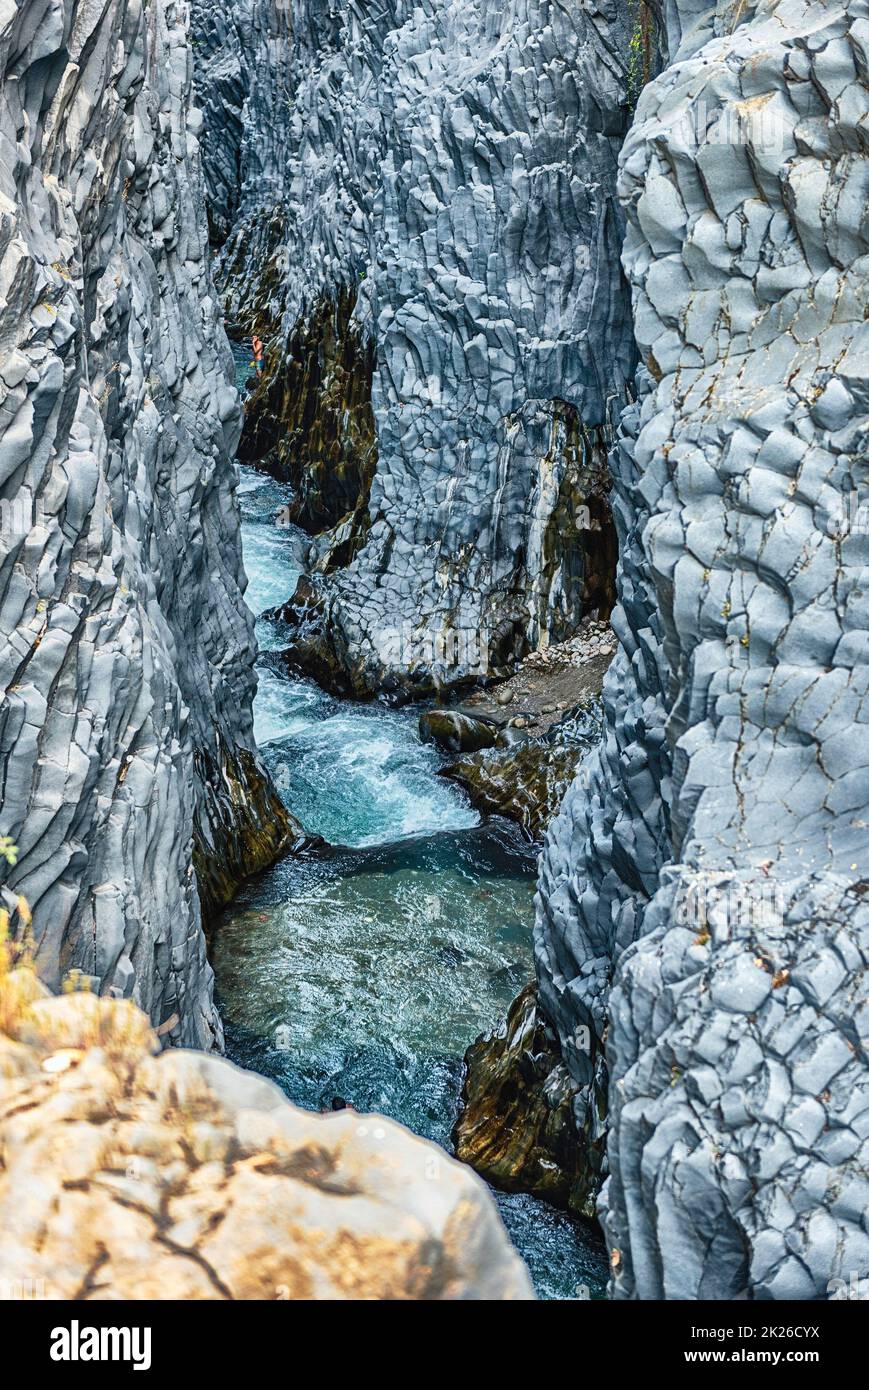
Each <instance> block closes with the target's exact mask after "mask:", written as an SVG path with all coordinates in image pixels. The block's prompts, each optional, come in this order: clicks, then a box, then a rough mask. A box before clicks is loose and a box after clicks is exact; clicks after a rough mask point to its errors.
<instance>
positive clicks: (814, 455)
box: [536, 0, 869, 1298]
mask: <svg viewBox="0 0 869 1390" xmlns="http://www.w3.org/2000/svg"><path fill="white" fill-rule="evenodd" d="M667 17H668V21H669V26H670V27H669V52H670V60H671V61H670V65H669V67H668V68H667V70H666V71H665V72H664V73H663V74H662V75H661V76H660V77H659V78H657V79H656V80H655V81H654V82H652V83H651V84H650V85H649V86H648V87H647V88H646V90H645V91H644V93H643V95H642V97H641V99H640V103H639V107H638V110H637V116H636V121H635V124H634V127H633V129H632V131H631V132H630V134H629V136H628V139H627V142H626V144H625V148H624V151H623V155H622V176H621V192H622V196H623V199H624V202H625V205H626V208H627V214H628V231H627V240H626V247H625V256H624V263H625V266H626V268H627V271H628V274H629V278H630V280H631V285H632V291H633V297H634V307H635V322H636V333H637V340H638V346H639V350H640V354H641V357H642V359H643V361H644V363H645V368H646V372H645V374H644V376H643V396H642V401H641V404H640V405H639V406H638V407H637V408H635V409H633V410H632V411H630V412H629V413H628V416H627V419H626V421H625V429H626V433H625V438H624V440H623V442H622V444H621V445H620V447H619V448H618V450H617V452H616V456H615V461H614V466H613V471H614V474H615V476H616V491H617V495H618V505H617V515H618V519H619V529H620V541H621V546H622V561H621V567H620V579H619V588H620V607H619V608H618V609H617V610H616V614H615V617H614V620H613V622H614V627H615V629H616V631H617V633H618V635H619V638H620V641H621V648H622V649H621V652H620V654H619V655H618V656H617V658H616V661H615V663H614V666H613V668H612V670H611V672H610V675H609V676H608V678H607V683H606V686H605V703H606V712H607V726H608V727H607V737H606V740H605V743H604V745H603V747H602V750H601V752H600V754H599V755H598V756H597V757H595V758H594V759H592V760H591V765H590V768H589V775H590V777H591V779H592V787H593V791H592V795H591V797H590V798H589V796H588V794H587V792H586V791H584V790H583V789H581V788H579V787H578V788H576V790H575V791H574V792H572V793H571V794H570V795H569V796H568V799H567V801H566V803H565V806H564V809H563V811H562V814H561V816H560V818H559V819H558V820H557V821H556V823H555V825H554V827H553V830H552V833H551V835H550V839H549V843H548V846H547V849H546V852H545V855H544V860H543V865H542V870H541V891H540V905H539V911H538V921H537V931H536V943H537V960H538V972H539V980H540V989H541V997H542V1000H543V1003H544V1005H545V1008H546V1010H547V1013H548V1014H549V1016H550V1017H551V1018H552V1019H553V1020H554V1021H555V1023H556V1025H557V1028H558V1033H559V1036H560V1040H561V1045H562V1051H563V1055H564V1058H565V1061H566V1062H567V1065H568V1067H569V1069H570V1072H571V1074H572V1076H573V1078H574V1080H575V1081H576V1083H577V1084H578V1086H579V1093H578V1096H577V1101H576V1113H577V1119H578V1123H579V1125H580V1127H581V1131H582V1132H583V1133H584V1134H585V1136H586V1138H587V1141H588V1150H587V1152H588V1158H587V1169H588V1180H589V1182H590V1183H591V1182H593V1181H594V1170H595V1169H597V1170H598V1171H600V1170H601V1168H602V1153H603V1135H602V1132H601V1131H602V1127H601V1124H600V1120H599V1118H598V1117H599V1114H600V1109H599V1106H598V1101H599V1099H600V1097H601V1096H602V1095H604V1094H605V1092H606V1086H607V1066H608V1068H609V1072H610V1085H609V1098H610V1108H611V1125H612V1133H611V1137H610V1142H609V1150H608V1153H609V1167H610V1170H611V1176H610V1179H609V1182H608V1183H607V1185H606V1188H605V1192H604V1199H603V1203H602V1214H603V1219H604V1225H605V1230H606V1234H607V1239H608V1243H609V1245H610V1248H611V1250H612V1251H613V1252H616V1253H614V1256H613V1266H614V1272H613V1291H614V1293H615V1295H616V1296H617V1297H641V1298H661V1297H668V1298H732V1297H734V1296H736V1295H737V1294H738V1293H741V1292H744V1291H746V1290H748V1291H750V1293H751V1295H752V1296H755V1297H774V1298H817V1297H824V1296H826V1295H827V1293H828V1291H829V1290H830V1288H831V1285H830V1281H832V1280H836V1279H838V1278H840V1277H844V1278H847V1271H849V1270H858V1271H860V1272H861V1273H862V1274H865V1273H866V1271H867V1270H869V1240H867V1236H866V1232H865V1227H864V1225H863V1223H862V1216H861V1213H862V1212H863V1211H865V1208H866V1204H867V1200H869V1185H867V1183H866V1180H865V1154H866V1144H867V1139H869V1081H867V1071H866V1065H865V1055H866V1043H867V1031H869V1028H867V1016H866V995H865V970H866V963H867V951H869V906H867V899H866V894H867V892H869V889H867V882H869V859H867V844H869V840H867V829H869V805H867V803H869V777H867V768H866V761H867V747H869V744H867V741H866V740H865V739H862V740H861V737H860V727H861V726H862V724H863V723H864V722H865V720H866V717H867V716H866V708H867V702H866V694H867V688H869V647H867V636H866V631H867V617H869V612H867V607H866V598H865V575H866V565H867V560H869V542H867V528H866V527H865V525H863V524H861V518H860V510H859V508H860V502H861V500H865V499H864V498H863V489H864V488H865V481H866V480H865V439H866V430H867V411H869V330H867V323H866V319H865V305H866V298H867V283H869V245H867V238H866V228H865V202H866V190H867V186H869V182H867V181H869V163H867V156H866V144H865V139H864V138H863V136H862V134H861V131H862V129H863V127H865V123H866V118H867V111H869V92H867V75H869V12H867V7H866V5H865V3H859V4H844V5H843V4H827V3H823V2H822V0H815V3H811V4H803V3H795V2H794V0H781V2H780V3H778V4H775V5H772V4H770V5H758V6H755V5H749V6H747V7H745V8H743V9H742V10H741V11H740V12H739V14H738V15H737V16H736V18H735V19H734V15H733V12H732V9H731V7H729V6H727V7H725V6H724V5H721V6H720V7H719V8H718V10H716V9H715V8H714V7H712V6H703V7H698V6H696V5H692V6H688V5H686V6H681V5H678V4H677V5H673V6H668V7H667ZM637 938H639V940H637ZM632 942H633V943H634V944H633V945H632V944H631V943H632ZM611 980H612V981H613V988H612V994H611V996H610V997H609V1000H608V993H609V985H610V981H611ZM607 1010H609V1015H610V1019H609V1030H608V1035H607V1037H606V1063H607V1066H605V1064H604V1058H603V1040H604V1029H605V1026H606V1015H607Z"/></svg>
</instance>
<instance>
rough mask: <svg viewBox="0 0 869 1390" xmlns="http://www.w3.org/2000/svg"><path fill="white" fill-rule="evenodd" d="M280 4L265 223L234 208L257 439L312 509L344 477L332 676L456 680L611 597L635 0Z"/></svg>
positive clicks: (233, 304) (425, 682) (371, 681)
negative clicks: (275, 186)
mask: <svg viewBox="0 0 869 1390" xmlns="http://www.w3.org/2000/svg"><path fill="white" fill-rule="evenodd" d="M197 8H198V10H199V11H201V10H202V9H203V8H207V6H205V5H204V3H201V4H200V5H199V6H198V7H197ZM291 31H292V48H293V52H292V62H291V77H290V87H291V103H290V106H291V110H290V111H289V112H288V113H286V114H285V115H284V116H282V117H281V119H282V120H283V121H284V125H285V129H286V142H287V143H286V155H287V168H286V173H285V179H284V195H283V197H282V199H280V200H276V201H275V206H274V209H273V214H274V215H273V217H272V218H271V221H270V225H271V226H272V227H273V228H274V229H280V230H279V231H278V230H276V237H277V242H278V244H277V245H276V246H275V249H274V254H272V255H271V257H270V258H264V257H263V256H262V254H261V253H259V252H257V253H255V254H253V255H248V254H247V252H246V250H245V247H244V244H243V237H244V233H243V232H240V233H239V239H238V241H237V243H236V247H237V254H235V255H234V253H233V252H232V250H231V248H229V247H227V248H226V249H225V251H224V253H223V258H222V262H221V272H220V273H221V276H222V277H223V281H222V283H224V284H225V286H226V302H227V306H228V312H229V314H230V316H231V317H236V316H237V317H239V318H241V319H245V321H246V322H247V323H251V322H256V323H257V324H258V325H259V326H260V327H261V328H262V329H263V330H264V331H265V332H266V333H267V334H270V342H269V351H268V354H267V363H266V373H265V375H264V378H263V381H262V382H261V383H260V384H259V386H258V388H257V391H256V392H255V394H254V397H253V399H252V401H251V405H250V411H249V421H248V425H247V427H246V432H245V441H246V442H243V446H242V447H243V452H244V450H245V449H247V448H250V449H251V450H253V452H252V453H250V454H245V457H248V458H250V459H251V461H252V460H253V458H254V457H255V456H256V455H258V456H259V458H260V460H261V461H264V462H265V464H266V466H268V467H270V468H273V469H275V470H276V471H279V472H281V473H283V474H284V475H285V476H290V477H292V478H293V480H294V482H295V484H296V486H297V489H298V490H301V491H302V492H304V491H305V489H306V488H307V486H308V484H307V482H306V481H305V479H308V478H313V479H314V486H313V489H312V491H313V493H314V496H315V504H314V505H312V506H310V507H306V508H305V509H304V510H303V512H302V514H301V515H300V517H299V519H300V520H301V521H302V524H305V525H308V526H309V527H311V528H312V529H322V528H324V527H326V526H329V525H332V524H334V523H337V522H339V521H340V520H341V519H342V518H341V517H340V516H326V515H323V514H322V509H321V507H320V499H321V498H322V497H323V496H324V495H325V494H326V492H327V491H328V488H327V486H326V482H328V480H330V479H332V478H333V477H335V476H337V477H339V478H340V479H341V480H342V484H343V486H342V489H341V490H340V497H341V499H342V500H341V506H342V507H343V509H344V513H345V514H346V515H350V516H352V517H353V543H352V545H350V546H349V547H348V553H345V554H344V555H342V557H341V559H342V563H341V565H340V566H336V567H335V568H334V571H333V573H331V574H330V575H327V576H321V577H320V578H319V579H318V582H317V583H318V590H319V593H320V600H321V602H320V606H319V609H318V613H317V625H318V630H319V634H320V639H319V641H320V648H322V645H323V644H325V645H326V646H327V647H328V648H329V650H330V652H331V656H332V661H333V662H334V664H335V665H336V667H337V668H339V672H340V674H336V678H335V681H334V682H333V685H334V686H335V688H338V687H339V686H342V687H343V686H346V685H348V684H349V686H350V688H351V689H352V690H353V691H354V693H357V694H362V695H364V694H370V693H372V692H374V691H375V690H378V689H381V688H383V687H384V686H391V687H394V688H396V689H400V688H408V687H409V688H412V689H416V690H428V689H431V688H432V687H433V686H436V685H441V686H443V685H451V684H456V685H460V684H462V683H463V682H468V681H473V680H476V679H477V678H478V677H479V676H481V675H484V674H486V673H488V672H489V671H490V670H504V669H506V667H507V666H508V664H509V663H510V662H511V661H512V660H513V658H514V657H517V656H521V655H523V654H524V653H525V652H526V651H528V650H529V649H533V648H535V647H537V646H539V645H543V646H545V645H546V644H547V643H548V641H549V640H550V639H551V640H553V641H557V640H559V639H560V638H561V637H563V636H567V635H569V634H571V633H572V631H573V630H574V629H575V627H576V625H577V623H578V621H579V619H580V617H581V616H582V615H583V613H585V612H594V611H599V612H601V613H603V614H604V615H606V614H607V613H608V611H609V608H610V607H611V604H612V599H613V594H612V589H611V573H612V564H613V561H614V546H613V532H612V525H611V521H610V516H609V504H608V498H607V493H608V487H609V482H608V477H607V470H606V454H607V449H608V446H609V443H610V441H611V438H612V432H613V426H614V422H615V420H616V419H617V417H618V412H619V409H620V407H621V406H622V404H623V403H624V401H625V399H626V395H627V384H628V381H629V379H630V377H631V373H632V370H633V362H634V348H633V341H632V334H631V329H630V322H629V314H628V305H627V297H626V294H625V292H624V285H623V281H622V278H621V272H620V268H619V262H618V253H619V249H620V244H621V236H622V214H621V212H620V210H619V207H618V203H617V200H616V197H615V177H616V157H617V153H618V147H619V144H620V142H621V139H622V137H623V135H624V130H625V128H626V125H627V120H628V114H629V113H628V77H627V64H628V48H629V32H630V22H629V16H628V9H627V6H626V5H624V6H623V5H621V4H620V3H618V0H606V2H605V3H604V4H603V5H601V6H598V7H596V8H595V9H594V11H591V10H589V9H585V8H581V7H563V6H553V5H551V4H550V3H548V0H512V3H510V4H509V5H506V6H492V5H490V4H486V3H482V0H474V3H468V2H467V0H424V3H422V4H410V3H406V2H405V0H385V3H383V4H379V5H377V6H375V7H373V9H372V7H371V6H369V5H367V4H362V3H361V0H337V3H330V4H329V5H326V4H324V3H322V0H296V3H295V5H294V6H293V13H292V21H291ZM202 63H203V74H202V75H201V76H200V79H199V81H200V87H201V88H202V89H203V90H206V89H207V88H208V86H209V81H210V79H209V73H208V51H207V50H206V51H204V52H203V55H202ZM264 100H265V97H264ZM254 124H258V122H257V121H256V120H255V121H254ZM253 138H256V137H253ZM219 185H220V180H219V177H215V180H214V188H215V196H217V197H218V198H220V197H221V196H222V194H221V192H220V186H219ZM264 215H265V212H264ZM242 281H244V283H245V284H246V286H247V297H246V299H245V298H244V296H242V297H241V300H240V298H239V294H238V287H239V285H240V284H241V283H242ZM245 305H246V307H245ZM277 305H280V308H281V318H280V321H279V322H278V320H277V317H276V306H277ZM348 309H349V311H350V316H349V317H348ZM312 335H313V336H312ZM312 341H314V342H315V343H319V344H320V345H321V346H320V349H319V352H318V354H317V355H316V362H317V370H316V372H313V373H312V372H309V371H303V370H301V368H300V365H299V364H300V362H302V361H308V360H309V359H310V355H311V354H310V349H311V345H312ZM372 358H373V368H372ZM372 408H373V429H374V431H375V433H374V434H373V435H372V432H371V430H372V422H371V420H370V419H369V417H368V416H367V415H366V410H368V411H370V410H371V409H372ZM300 418H303V419H304V421H305V423H306V425H307V431H306V435H305V438H306V439H307V440H308V443H305V442H304V441H303V440H302V438H301V431H300V430H299V428H298V427H299V422H300ZM297 433H298V436H299V444H298V448H296V447H295V446H294V445H293V444H292V440H293V438H295V437H296V434H297ZM311 440H313V441H314V443H313V444H312V443H311V442H310V441H311ZM306 450H307V452H305V451H306ZM294 470H295V471H294ZM354 470H355V471H354ZM300 472H301V474H302V475H303V476H302V477H300V476H299V473H300ZM321 479H325V480H326V482H321ZM354 487H355V488H356V494H357V495H356V496H355V499H354V497H353V495H352V494H353V488H354ZM308 613H309V604H308V603H307V601H306V604H305V614H306V617H307V614H308ZM291 617H292V612H291V611H287V612H286V613H285V618H287V619H290V618H291ZM320 648H318V652H317V665H318V670H321V668H322V651H321V649H320Z"/></svg>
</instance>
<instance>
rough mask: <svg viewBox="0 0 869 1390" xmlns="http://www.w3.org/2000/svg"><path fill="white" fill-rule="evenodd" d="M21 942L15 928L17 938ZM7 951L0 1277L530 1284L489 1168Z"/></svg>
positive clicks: (220, 1284)
mask: <svg viewBox="0 0 869 1390" xmlns="http://www.w3.org/2000/svg"><path fill="white" fill-rule="evenodd" d="M2 952H3V948H2V946H0V954H2ZM158 1050H159V1045H158V1042H157V1039H156V1037H155V1035H154V1033H153V1032H152V1031H151V1030H150V1028H149V1027H148V1021H147V1019H146V1018H145V1017H144V1015H143V1014H141V1013H140V1012H139V1011H138V1010H137V1009H135V1008H134V1007H133V1005H132V1004H130V1003H129V1002H126V1001H115V1000H111V1001H110V1000H99V999H95V998H93V997H92V996H89V995H87V994H72V995H68V996H66V997H64V998H62V999H49V998H45V997H44V994H43V992H42V991H40V988H39V986H38V984H37V982H36V980H35V977H34V976H33V975H32V974H30V973H29V972H27V971H26V970H22V969H18V970H14V971H12V972H11V973H5V972H4V969H3V965H2V962H0V1150H2V1153H3V1164H2V1167H0V1224H2V1229H3V1242H2V1247H0V1297H6V1298H16V1297H30V1298H52V1299H78V1300H85V1301H86V1300H88V1299H106V1298H109V1299H183V1300H190V1299H209V1300H210V1299H216V1300H223V1299H266V1300H269V1299H270V1300H275V1299H277V1300H297V1299H329V1300H336V1299H339V1300H343V1299H354V1300H357V1299H377V1300H395V1299H400V1300H409V1299H426V1300H442V1299H461V1300H467V1299H472V1300H476V1299H480V1300H482V1299H486V1300H492V1299H498V1300H500V1299H531V1298H533V1296H534V1295H533V1292H532V1289H531V1283H530V1280H529V1278H528V1274H527V1272H526V1270H525V1267H524V1265H523V1264H522V1261H521V1260H520V1258H519V1256H518V1255H517V1254H516V1252H515V1251H514V1250H513V1248H512V1246H511V1245H510V1242H509V1240H508V1239H507V1235H506V1233H505V1231H504V1228H503V1226H502V1225H501V1222H500V1220H499V1217H498V1213H497V1210H496V1208H495V1204H494V1202H493V1201H492V1199H491V1197H490V1195H489V1193H488V1192H487V1191H486V1188H485V1186H484V1184H483V1183H482V1182H481V1181H480V1180H479V1179H478V1178H476V1177H475V1176H474V1175H473V1173H471V1172H470V1171H469V1170H468V1169H467V1168H466V1167H463V1166H462V1165H461V1164H459V1163H455V1162H454V1161H453V1160H452V1159H450V1158H448V1157H447V1156H446V1154H445V1153H444V1152H443V1150H442V1149H439V1148H437V1147H436V1146H435V1145H434V1144H429V1143H426V1142H424V1141H423V1140H421V1139H417V1138H415V1137H414V1136H413V1135H411V1134H409V1133H408V1132H407V1131H406V1130H403V1129H401V1128H400V1127H399V1126H398V1125H396V1124H393V1123H392V1122H391V1121H390V1120H385V1119H383V1118H382V1117H381V1116H379V1115H378V1116H365V1115H357V1114H355V1113H354V1112H353V1111H344V1112H343V1113H342V1114H337V1115H329V1116H321V1115H312V1114H310V1113H308V1112H307V1111H303V1110H297V1109H296V1108H295V1107H294V1106H292V1105H290V1104H289V1103H288V1102H287V1101H286V1099H285V1098H284V1096H283V1095H282V1093H281V1092H280V1091H279V1090H278V1088H277V1087H276V1086H273V1085H272V1084H271V1083H270V1082H267V1081H264V1080H262V1078H260V1077H257V1076H254V1075H252V1074H251V1073H249V1072H244V1071H241V1070H239V1069H238V1068H236V1067H234V1066H231V1065H230V1064H229V1063H228V1062H225V1061H223V1060H221V1059H220V1058H217V1057H209V1056H206V1055H203V1054H202V1053H196V1052H190V1051H170V1052H164V1053H163V1054H162V1056H155V1055H154V1054H155V1052H157V1051H158Z"/></svg>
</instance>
